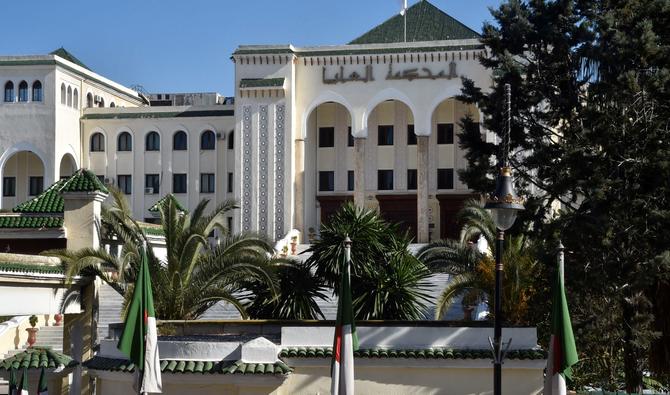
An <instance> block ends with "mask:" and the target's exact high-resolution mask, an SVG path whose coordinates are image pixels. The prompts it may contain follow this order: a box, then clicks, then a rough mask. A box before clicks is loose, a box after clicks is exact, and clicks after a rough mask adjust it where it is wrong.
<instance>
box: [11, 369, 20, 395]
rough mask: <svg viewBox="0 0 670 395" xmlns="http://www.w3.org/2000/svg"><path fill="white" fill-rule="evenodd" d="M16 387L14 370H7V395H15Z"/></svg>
mask: <svg viewBox="0 0 670 395" xmlns="http://www.w3.org/2000/svg"><path fill="white" fill-rule="evenodd" d="M17 388H18V386H17V383H16V369H10V370H9V395H15V394H16V390H17Z"/></svg>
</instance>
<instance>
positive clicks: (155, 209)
mask: <svg viewBox="0 0 670 395" xmlns="http://www.w3.org/2000/svg"><path fill="white" fill-rule="evenodd" d="M168 200H172V201H174V203H175V207H176V208H177V210H179V211H183V212H186V209H185V208H184V206H182V205H181V204H180V203H179V200H177V198H176V197H174V195H173V194H171V193H168V194H167V195H165V196H163V197H162V198H160V199H159V200H158V201H157V202H156V203H154V205H153V206H151V207H149V212H152V213H157V212H159V211H160V208H161V207H162V206H163V205H164V204H167V201H168Z"/></svg>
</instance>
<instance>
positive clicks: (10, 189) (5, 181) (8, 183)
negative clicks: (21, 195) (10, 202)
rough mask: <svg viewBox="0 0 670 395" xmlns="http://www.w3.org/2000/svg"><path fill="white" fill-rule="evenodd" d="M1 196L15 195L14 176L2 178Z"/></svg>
mask: <svg viewBox="0 0 670 395" xmlns="http://www.w3.org/2000/svg"><path fill="white" fill-rule="evenodd" d="M2 196H7V197H9V196H16V177H3V178H2Z"/></svg>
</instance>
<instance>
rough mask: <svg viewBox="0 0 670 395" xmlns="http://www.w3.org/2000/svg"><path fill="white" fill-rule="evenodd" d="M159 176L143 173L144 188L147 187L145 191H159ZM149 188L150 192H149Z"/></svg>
mask: <svg viewBox="0 0 670 395" xmlns="http://www.w3.org/2000/svg"><path fill="white" fill-rule="evenodd" d="M160 185H161V183H160V177H159V176H158V174H145V175H144V188H147V190H146V191H145V193H152V194H156V193H159V192H160V188H161V186H160ZM149 188H151V192H149Z"/></svg>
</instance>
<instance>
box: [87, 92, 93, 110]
mask: <svg viewBox="0 0 670 395" xmlns="http://www.w3.org/2000/svg"><path fill="white" fill-rule="evenodd" d="M86 107H88V108H91V107H93V95H92V94H91V93H90V92H89V93H88V94H87V95H86Z"/></svg>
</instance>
